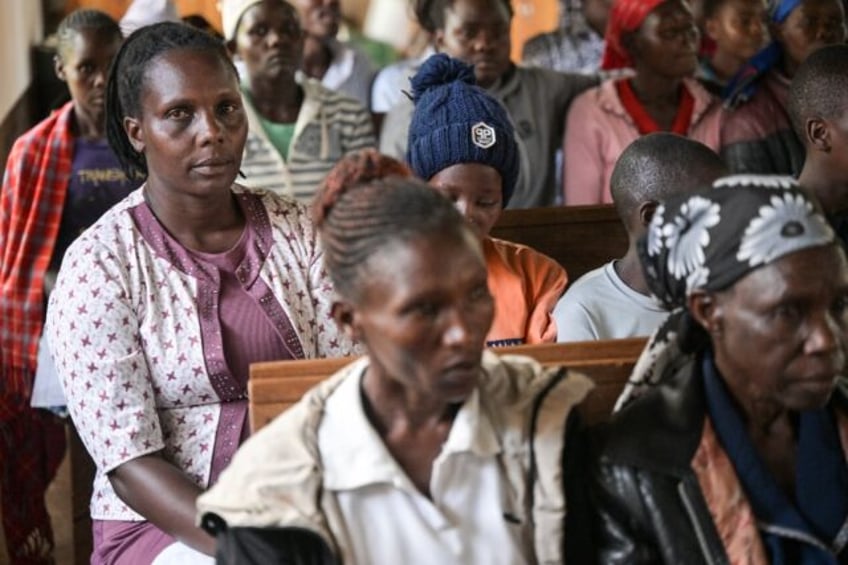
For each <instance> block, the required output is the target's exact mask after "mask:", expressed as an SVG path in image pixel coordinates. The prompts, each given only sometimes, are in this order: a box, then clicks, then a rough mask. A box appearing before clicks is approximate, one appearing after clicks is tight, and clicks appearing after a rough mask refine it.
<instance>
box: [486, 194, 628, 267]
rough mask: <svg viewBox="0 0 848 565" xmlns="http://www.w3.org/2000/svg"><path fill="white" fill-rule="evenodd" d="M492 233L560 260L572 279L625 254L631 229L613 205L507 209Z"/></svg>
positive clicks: (494, 235)
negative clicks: (622, 220) (623, 221)
mask: <svg viewBox="0 0 848 565" xmlns="http://www.w3.org/2000/svg"><path fill="white" fill-rule="evenodd" d="M492 236H493V237H497V238H500V239H506V240H508V241H514V242H516V243H521V244H524V245H527V246H529V247H532V248H533V249H536V250H537V251H541V252H542V253H544V254H545V255H548V256H549V257H552V258H553V259H556V261H558V262H559V264H560V265H562V266H563V267H565V269H566V270H567V271H568V278H569V280H571V281H575V280H577V278H578V277H580V275H583V274H584V273H586V272H588V271H591V270H592V269H595V268H597V267H600V266H601V265H603V264H604V263H606V262H608V261H610V260H611V259H614V258H616V257H621V256H622V255H624V253H625V252H626V251H627V244H628V242H627V232H626V231H625V229H624V225H623V224H622V223H621V220H620V219H619V217H618V214H617V213H616V211H615V207H614V206H612V205H611V204H604V205H597V206H568V207H557V208H530V209H527V210H505V211H504V213H503V215H501V217H500V219H499V220H498V223H497V224H496V225H495V227H494V229H493V230H492Z"/></svg>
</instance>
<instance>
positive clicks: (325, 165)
mask: <svg viewBox="0 0 848 565" xmlns="http://www.w3.org/2000/svg"><path fill="white" fill-rule="evenodd" d="M299 82H300V85H301V87H302V88H303V91H304V100H303V105H302V106H301V108H300V113H299V114H298V116H297V122H295V129H294V136H293V137H292V141H291V145H290V146H289V154H288V155H287V156H285V157H283V156H282V155H280V154H279V152H277V150H276V148H275V147H274V145H273V144H272V143H271V141H270V140H269V139H268V137H267V135H266V134H265V131H264V129H263V127H262V123H261V122H260V118H259V115H258V114H257V112H256V109H255V108H254V107H253V106H252V105H251V103H250V101H249V99H248V97H246V96H245V97H244V105H245V111H246V112H247V121H248V125H249V132H248V136H247V143H246V144H245V148H244V157H243V159H242V166H241V170H242V172H243V173H244V175H245V176H246V178H245V179H243V180H242V181H241V182H242V184H244V185H247V186H250V187H254V188H264V189H268V190H271V191H273V192H276V193H277V194H281V195H288V196H294V197H295V198H297V199H298V200H301V201H304V202H308V201H309V200H311V198H312V196H313V195H314V194H315V192H316V190H317V188H318V185H319V184H320V183H321V181H323V180H324V177H325V176H326V174H327V172H328V171H329V170H330V169H331V168H332V167H333V165H335V163H336V162H337V161H338V160H339V159H340V158H341V157H342V156H344V155H345V154H346V153H350V152H352V151H356V150H358V149H363V148H365V147H374V146H376V139H375V137H374V129H373V126H372V123H371V116H370V115H369V114H368V111H367V110H366V109H365V108H363V107H362V105H360V104H359V103H358V102H356V101H355V100H354V99H352V98H349V97H347V96H344V95H342V94H339V93H337V92H334V91H332V90H329V89H327V88H325V87H324V86H322V85H321V84H320V83H319V82H317V81H315V80H313V79H308V78H304V79H301V80H299Z"/></svg>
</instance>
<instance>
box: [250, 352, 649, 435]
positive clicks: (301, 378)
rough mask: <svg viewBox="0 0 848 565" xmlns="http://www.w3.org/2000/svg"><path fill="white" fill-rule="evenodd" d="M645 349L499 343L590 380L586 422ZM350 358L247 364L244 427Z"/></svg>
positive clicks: (610, 400)
mask: <svg viewBox="0 0 848 565" xmlns="http://www.w3.org/2000/svg"><path fill="white" fill-rule="evenodd" d="M644 347H645V339H644V338H636V339H621V340H608V341H587V342H580V343H557V344H544V345H519V346H515V347H503V348H499V349H497V350H496V351H497V352H498V353H500V354H506V353H509V354H521V355H528V356H530V357H533V358H534V359H536V360H537V361H539V362H540V363H542V364H543V365H547V366H552V365H563V366H567V367H570V368H573V369H576V370H578V371H580V372H582V373H584V374H586V375H587V376H589V377H590V378H591V379H592V380H593V381H595V385H596V389H595V390H594V391H593V392H592V394H591V395H590V396H589V398H588V399H587V401H586V402H585V403H584V405H583V406H582V407H581V412H582V414H583V417H584V419H585V420H586V422H587V423H588V424H594V423H596V422H600V421H603V420H605V419H606V418H607V417H608V416H609V414H610V412H611V411H612V407H613V404H614V403H615V399H616V398H618V395H619V393H620V392H621V390H622V388H624V384H625V382H626V381H627V379H628V377H629V376H630V372H631V371H632V369H633V365H634V364H635V363H636V360H637V359H638V358H639V354H640V353H641V352H642V349H643V348H644ZM353 360H354V358H353V357H343V358H336V359H310V360H300V361H270V362H267V363H254V364H252V365H251V366H250V381H249V382H248V385H247V386H248V393H249V396H250V426H251V429H252V430H253V431H254V432H255V431H256V430H258V429H260V428H261V427H262V426H264V425H265V424H267V423H268V422H270V421H271V420H272V419H274V418H275V417H276V416H277V415H279V414H280V413H282V412H283V411H284V410H285V409H286V408H288V407H289V406H291V405H292V404H294V403H295V402H297V401H298V400H300V398H301V397H302V396H303V394H304V393H305V392H306V391H307V390H309V389H310V388H312V387H313V386H315V385H316V384H318V383H319V382H320V381H321V380H323V379H325V378H327V377H329V376H330V375H332V374H333V373H335V372H336V371H338V370H339V369H341V368H342V367H344V366H345V365H347V364H348V363H350V362H351V361H353Z"/></svg>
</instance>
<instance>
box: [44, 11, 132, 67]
mask: <svg viewBox="0 0 848 565" xmlns="http://www.w3.org/2000/svg"><path fill="white" fill-rule="evenodd" d="M84 29H90V30H96V31H99V32H101V33H103V34H108V35H110V36H114V37H122V35H121V28H120V26H119V25H118V22H116V21H115V20H113V19H112V17H111V16H109V14H107V13H105V12H101V11H100V10H89V9H81V10H74V11H73V12H71V13H70V14H68V15H67V16H65V18H64V19H63V20H62V21H61V22H59V27H58V29H57V30H56V40H57V46H56V52H57V54H58V55H59V57H62V58H64V54H65V53H67V52H68V50H69V49H71V48H73V41H74V37H76V35H77V34H78V33H79V32H81V31H82V30H84Z"/></svg>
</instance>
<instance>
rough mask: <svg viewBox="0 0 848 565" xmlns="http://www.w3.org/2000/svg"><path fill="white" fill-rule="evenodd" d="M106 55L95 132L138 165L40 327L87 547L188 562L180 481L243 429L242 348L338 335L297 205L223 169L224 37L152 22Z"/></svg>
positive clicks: (85, 238)
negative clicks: (85, 522) (87, 524)
mask: <svg viewBox="0 0 848 565" xmlns="http://www.w3.org/2000/svg"><path fill="white" fill-rule="evenodd" d="M113 71H114V72H113V73H112V75H111V76H110V79H109V82H108V86H107V98H108V101H107V105H108V107H109V113H108V117H107V133H108V136H109V141H110V143H111V145H112V147H113V148H114V150H115V152H116V154H117V155H118V158H119V159H120V160H121V163H122V164H123V166H124V168H125V169H126V171H127V173H128V174H129V175H139V176H141V177H143V178H144V179H145V182H144V185H143V186H142V187H141V189H140V190H137V191H135V192H133V193H132V194H130V195H129V197H127V198H126V199H125V200H123V201H122V202H120V203H119V204H117V205H116V206H115V207H114V208H112V210H110V211H109V212H108V213H107V214H106V215H104V216H103V218H101V219H100V221H98V222H97V223H96V224H95V225H94V226H93V227H92V228H91V229H90V230H88V231H87V232H86V233H85V234H83V235H82V236H81V237H80V239H78V240H77V241H76V242H75V243H74V244H73V245H72V246H71V247H70V249H69V250H68V252H67V255H66V260H65V262H64V264H63V266H62V269H61V271H60V273H59V278H58V281H57V283H56V288H55V290H54V293H53V295H52V296H51V302H50V307H49V311H48V331H47V333H48V337H49V339H50V345H51V348H52V351H53V354H54V358H55V361H56V366H57V370H58V373H59V376H60V378H61V380H62V383H63V385H64V387H65V392H66V394H67V397H68V408H69V410H70V413H71V417H72V418H73V420H74V424H75V425H76V426H77V429H78V430H79V433H80V437H81V438H82V440H83V442H84V443H85V446H86V448H87V449H88V451H89V453H90V454H91V456H92V458H93V459H94V462H95V464H96V465H97V474H96V477H95V482H94V494H93V498H92V502H91V513H92V518H93V520H94V524H93V529H94V554H93V556H92V562H93V563H97V564H99V563H150V562H154V563H171V562H176V561H179V562H180V563H182V564H189V563H205V562H208V561H211V557H209V555H211V554H212V553H213V552H214V549H215V544H214V540H213V539H212V538H211V537H210V536H208V535H207V534H205V533H204V532H203V531H202V530H201V529H200V528H198V527H196V526H195V524H194V515H195V499H196V498H197V496H198V495H199V494H200V493H201V492H202V491H203V490H205V489H206V488H207V487H208V486H209V485H210V484H212V483H214V482H215V481H216V480H217V477H218V475H219V474H220V472H221V470H222V469H223V468H224V467H226V465H227V464H228V463H229V461H230V458H231V456H232V454H233V453H234V452H235V450H236V448H237V447H238V445H239V444H240V443H241V441H242V440H243V439H244V438H245V437H246V436H247V434H248V426H247V421H246V417H247V398H246V394H247V393H246V388H245V385H246V382H247V376H248V366H249V364H250V363H252V362H256V361H263V360H270V359H292V358H304V357H316V356H331V355H346V354H350V353H351V352H352V351H351V348H350V346H349V342H348V341H347V340H345V338H344V336H343V335H341V334H340V333H338V332H336V330H335V326H334V325H332V323H331V320H330V315H329V306H330V303H329V290H330V288H331V284H330V282H329V280H328V279H327V278H326V276H325V274H324V271H323V267H322V261H321V255H320V253H319V250H318V242H317V238H316V236H315V234H314V232H313V230H312V229H311V224H310V222H309V218H308V215H307V213H306V211H305V208H303V207H302V206H300V205H298V204H296V203H295V202H294V201H292V200H284V199H281V198H279V197H277V196H275V195H272V194H269V193H266V192H262V191H250V190H247V189H244V188H243V187H240V186H238V185H235V184H234V180H235V178H236V176H237V174H238V170H239V164H240V161H241V155H242V151H243V149H244V142H245V136H246V134H247V120H246V118H245V115H244V110H243V106H242V99H241V94H240V92H239V86H238V79H237V75H236V71H235V68H234V67H233V65H232V62H231V61H230V59H229V57H228V55H227V53H226V51H225V49H224V47H223V45H221V43H220V42H218V41H217V40H216V39H214V38H213V37H212V36H210V35H208V34H206V33H204V32H202V31H199V30H196V29H194V28H191V27H189V26H186V25H183V24H177V23H162V24H156V25H153V26H149V27H145V28H142V29H140V30H138V31H137V32H135V33H133V34H132V35H131V36H130V37H129V38H128V39H127V41H126V43H125V44H124V45H123V47H122V48H121V50H120V51H119V52H118V54H117V56H116V57H115V62H114V67H113ZM203 554H207V555H203Z"/></svg>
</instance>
